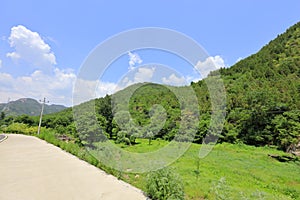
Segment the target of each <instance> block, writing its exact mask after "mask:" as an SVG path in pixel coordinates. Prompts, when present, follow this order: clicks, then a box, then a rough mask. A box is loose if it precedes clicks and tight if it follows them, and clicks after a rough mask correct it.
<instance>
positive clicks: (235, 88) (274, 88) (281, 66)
mask: <svg viewBox="0 0 300 200" xmlns="http://www.w3.org/2000/svg"><path fill="white" fill-rule="evenodd" d="M219 72H220V74H221V77H222V79H223V81H224V85H225V88H226V96H227V97H226V101H227V104H226V112H227V115H226V121H225V123H224V128H223V131H222V133H221V136H220V137H219V142H231V143H245V144H250V145H256V146H263V145H274V146H277V147H278V148H280V149H282V150H285V151H293V150H294V149H295V147H296V145H297V144H298V143H299V140H300V111H299V110H300V23H297V24H295V25H294V26H292V27H291V28H289V29H288V30H287V31H286V32H285V33H283V34H281V35H279V36H278V37H277V38H276V39H274V40H273V41H271V42H270V43H269V44H267V45H266V46H264V47H263V48H262V49H261V50H260V51H259V52H257V53H256V54H253V55H251V56H249V57H248V58H246V59H243V60H241V61H240V62H238V63H236V64H235V65H234V66H232V67H230V68H224V69H220V70H219ZM215 74H216V72H211V73H210V75H209V76H210V77H211V76H214V75H215ZM210 77H208V78H210ZM206 80H207V79H205V80H201V81H199V82H196V83H192V84H191V85H192V87H193V89H194V91H195V93H196V95H197V98H198V101H199V109H200V121H199V122H197V124H196V127H197V131H196V136H195V139H194V142H196V143H201V142H202V139H203V137H204V136H205V135H206V134H207V132H208V131H209V126H210V115H211V110H212V109H211V107H210V95H209V92H208V90H207V86H206ZM138 86H139V89H137V90H136V91H135V92H134V93H133V95H132V96H131V98H130V100H129V102H128V104H129V112H130V114H131V116H132V118H133V121H134V122H135V124H138V125H140V126H145V127H147V125H149V123H150V122H149V116H150V115H151V107H152V106H153V105H155V104H160V105H161V106H163V107H164V110H165V111H166V115H167V116H166V121H165V123H164V126H163V127H162V128H161V129H160V131H159V132H158V133H157V134H155V135H153V134H152V132H157V130H156V129H157V128H158V127H156V126H154V127H152V128H153V130H152V129H147V130H146V129H145V130H142V129H136V128H135V127H131V125H133V124H134V123H131V122H130V123H127V124H128V126H127V125H126V130H121V129H120V127H119V126H118V123H116V121H115V118H114V117H113V116H114V114H113V112H114V109H115V108H116V107H118V106H119V107H120V106H122V105H114V106H116V107H114V108H113V107H112V103H116V102H112V101H111V100H112V99H114V98H115V97H119V99H121V100H122V99H123V97H122V95H123V96H124V95H125V96H126V93H129V94H130V93H131V92H130V91H131V90H133V89H134V88H135V87H138ZM174 91H175V92H179V93H182V94H183V95H184V97H185V98H186V99H185V102H187V103H186V105H187V106H189V103H188V102H190V100H192V97H190V96H189V94H188V93H184V92H186V90H185V87H169V86H167V87H166V86H162V85H157V84H142V85H141V84H139V85H133V86H130V87H128V88H126V89H125V90H123V91H120V92H118V93H116V94H114V95H112V96H109V95H107V96H106V97H104V98H99V99H95V100H93V101H89V102H86V103H83V104H81V105H79V106H76V107H75V108H73V109H77V110H80V109H81V110H82V111H83V112H85V115H82V116H81V117H79V119H78V121H77V122H76V123H77V125H78V124H81V126H84V127H81V129H82V131H81V132H80V135H78V133H77V132H76V129H75V123H74V119H73V113H72V110H71V109H66V110H64V111H61V112H59V113H55V114H51V115H45V117H44V118H43V122H42V125H43V126H44V127H48V128H53V129H55V130H56V131H57V133H58V134H66V133H67V134H68V135H69V136H70V137H73V138H76V139H77V140H76V141H78V142H80V143H85V144H86V143H89V144H90V145H93V143H95V142H98V140H101V138H102V139H103V137H100V136H99V137H98V135H97V134H98V132H99V127H98V126H95V124H91V122H92V120H90V119H92V118H93V117H95V116H94V114H95V113H94V110H93V112H86V111H87V110H88V109H87V108H88V107H89V106H94V105H95V111H96V118H97V119H98V122H99V123H100V126H101V127H102V133H101V134H102V136H103V134H105V135H106V136H107V137H108V138H109V139H112V140H115V141H116V142H117V143H120V142H121V143H126V144H134V142H135V139H136V138H137V137H147V138H149V139H150V140H151V139H155V138H162V139H165V140H171V139H174V137H175V135H176V133H177V132H178V130H179V126H180V120H181V117H182V111H181V108H180V104H179V102H178V99H177V98H176V95H174ZM123 107H124V105H123ZM160 110H162V109H160ZM152 114H153V113H152ZM187 116H189V117H193V113H191V112H189V113H188V115H187ZM115 117H116V116H115ZM118 117H120V119H121V120H122V121H126V120H128V119H127V117H128V116H127V115H126V114H124V117H123V116H118ZM24 119H25V118H24ZM24 119H23V118H19V119H15V122H24ZM125 119H126V120H125ZM26 120H27V121H28V119H26ZM29 121H30V123H31V124H30V125H37V123H38V118H32V120H29ZM0 122H1V121H0ZM2 123H6V124H7V125H9V124H8V123H12V120H6V121H5V119H4V120H2ZM154 125H155V123H154ZM186 127H190V126H189V125H187V126H186ZM193 127H194V126H193ZM189 131H190V129H189V128H186V131H185V133H187V134H188V133H189ZM101 134H100V135H101ZM95 139H96V140H95ZM181 139H182V138H181Z"/></svg>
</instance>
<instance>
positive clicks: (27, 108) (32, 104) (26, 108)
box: [0, 98, 66, 116]
mask: <svg viewBox="0 0 300 200" xmlns="http://www.w3.org/2000/svg"><path fill="white" fill-rule="evenodd" d="M65 108H66V107H65V106H62V105H54V104H53V105H45V109H44V113H45V114H49V113H55V112H59V111H61V110H63V109H65ZM0 112H4V113H5V115H13V116H17V115H24V114H25V115H31V116H35V115H39V114H40V113H41V104H40V103H39V102H38V101H37V100H35V99H31V98H22V99H18V100H16V101H11V102H9V103H1V104H0Z"/></svg>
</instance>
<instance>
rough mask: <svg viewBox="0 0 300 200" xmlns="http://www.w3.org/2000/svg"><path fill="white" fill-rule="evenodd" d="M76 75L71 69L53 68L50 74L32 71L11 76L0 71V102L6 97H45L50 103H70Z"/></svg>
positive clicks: (4, 100)
mask: <svg viewBox="0 0 300 200" xmlns="http://www.w3.org/2000/svg"><path fill="white" fill-rule="evenodd" d="M75 79H76V75H75V74H74V73H73V72H72V71H71V70H69V71H68V70H60V69H57V68H56V69H55V70H54V72H53V74H52V75H48V74H45V73H43V72H42V71H39V70H37V71H34V72H33V73H32V74H30V75H28V76H20V77H16V78H15V77H13V76H11V75H10V74H7V73H0V102H6V100H7V98H11V99H18V98H23V97H31V98H35V99H41V98H43V97H46V98H47V99H49V100H50V102H52V103H59V104H64V105H71V102H72V88H73V83H74V81H75Z"/></svg>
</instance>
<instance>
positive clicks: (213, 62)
mask: <svg viewBox="0 0 300 200" xmlns="http://www.w3.org/2000/svg"><path fill="white" fill-rule="evenodd" d="M225 66H226V65H225V63H224V60H223V58H222V57H221V56H219V55H217V56H210V57H208V58H206V60H205V61H202V62H201V61H198V63H197V65H196V66H195V68H196V69H197V70H198V71H199V72H200V73H201V76H202V78H205V77H207V75H208V74H209V72H211V71H214V70H217V69H220V68H221V67H225Z"/></svg>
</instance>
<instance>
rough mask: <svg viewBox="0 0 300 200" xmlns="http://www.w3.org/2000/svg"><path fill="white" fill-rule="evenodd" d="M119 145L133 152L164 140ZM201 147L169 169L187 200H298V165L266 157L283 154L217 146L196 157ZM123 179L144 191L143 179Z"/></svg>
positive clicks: (150, 148)
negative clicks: (205, 155)
mask: <svg viewBox="0 0 300 200" xmlns="http://www.w3.org/2000/svg"><path fill="white" fill-rule="evenodd" d="M137 142H138V144H136V145H132V146H126V145H121V144H119V146H121V147H122V148H123V149H125V150H127V151H132V152H149V151H153V150H155V149H157V148H162V147H163V146H164V145H166V144H167V142H166V141H162V140H160V141H153V142H152V145H148V140H143V139H138V140H137ZM200 147H201V146H200V145H197V144H192V145H191V147H190V149H189V150H188V151H187V152H186V153H185V154H184V155H183V156H182V157H181V158H180V159H178V160H177V161H175V162H174V163H173V164H171V166H169V167H170V168H172V169H173V170H174V171H175V172H176V173H178V174H179V175H180V176H181V178H182V180H183V181H184V186H185V193H186V199H270V200H271V199H300V163H299V161H297V162H285V163H282V162H279V161H277V160H275V159H274V158H271V157H269V156H268V154H277V155H283V154H284V153H283V152H281V151H277V150H275V149H272V148H268V147H261V148H258V147H252V146H246V145H239V144H218V145H216V146H215V147H214V149H213V151H212V152H211V153H210V154H209V155H208V156H207V157H205V158H204V159H199V158H197V155H198V152H199V149H200ZM123 179H124V180H126V181H128V182H130V183H131V184H133V185H135V186H137V187H139V188H142V189H144V183H145V176H143V175H140V176H139V177H138V178H136V177H134V175H128V174H123Z"/></svg>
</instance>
